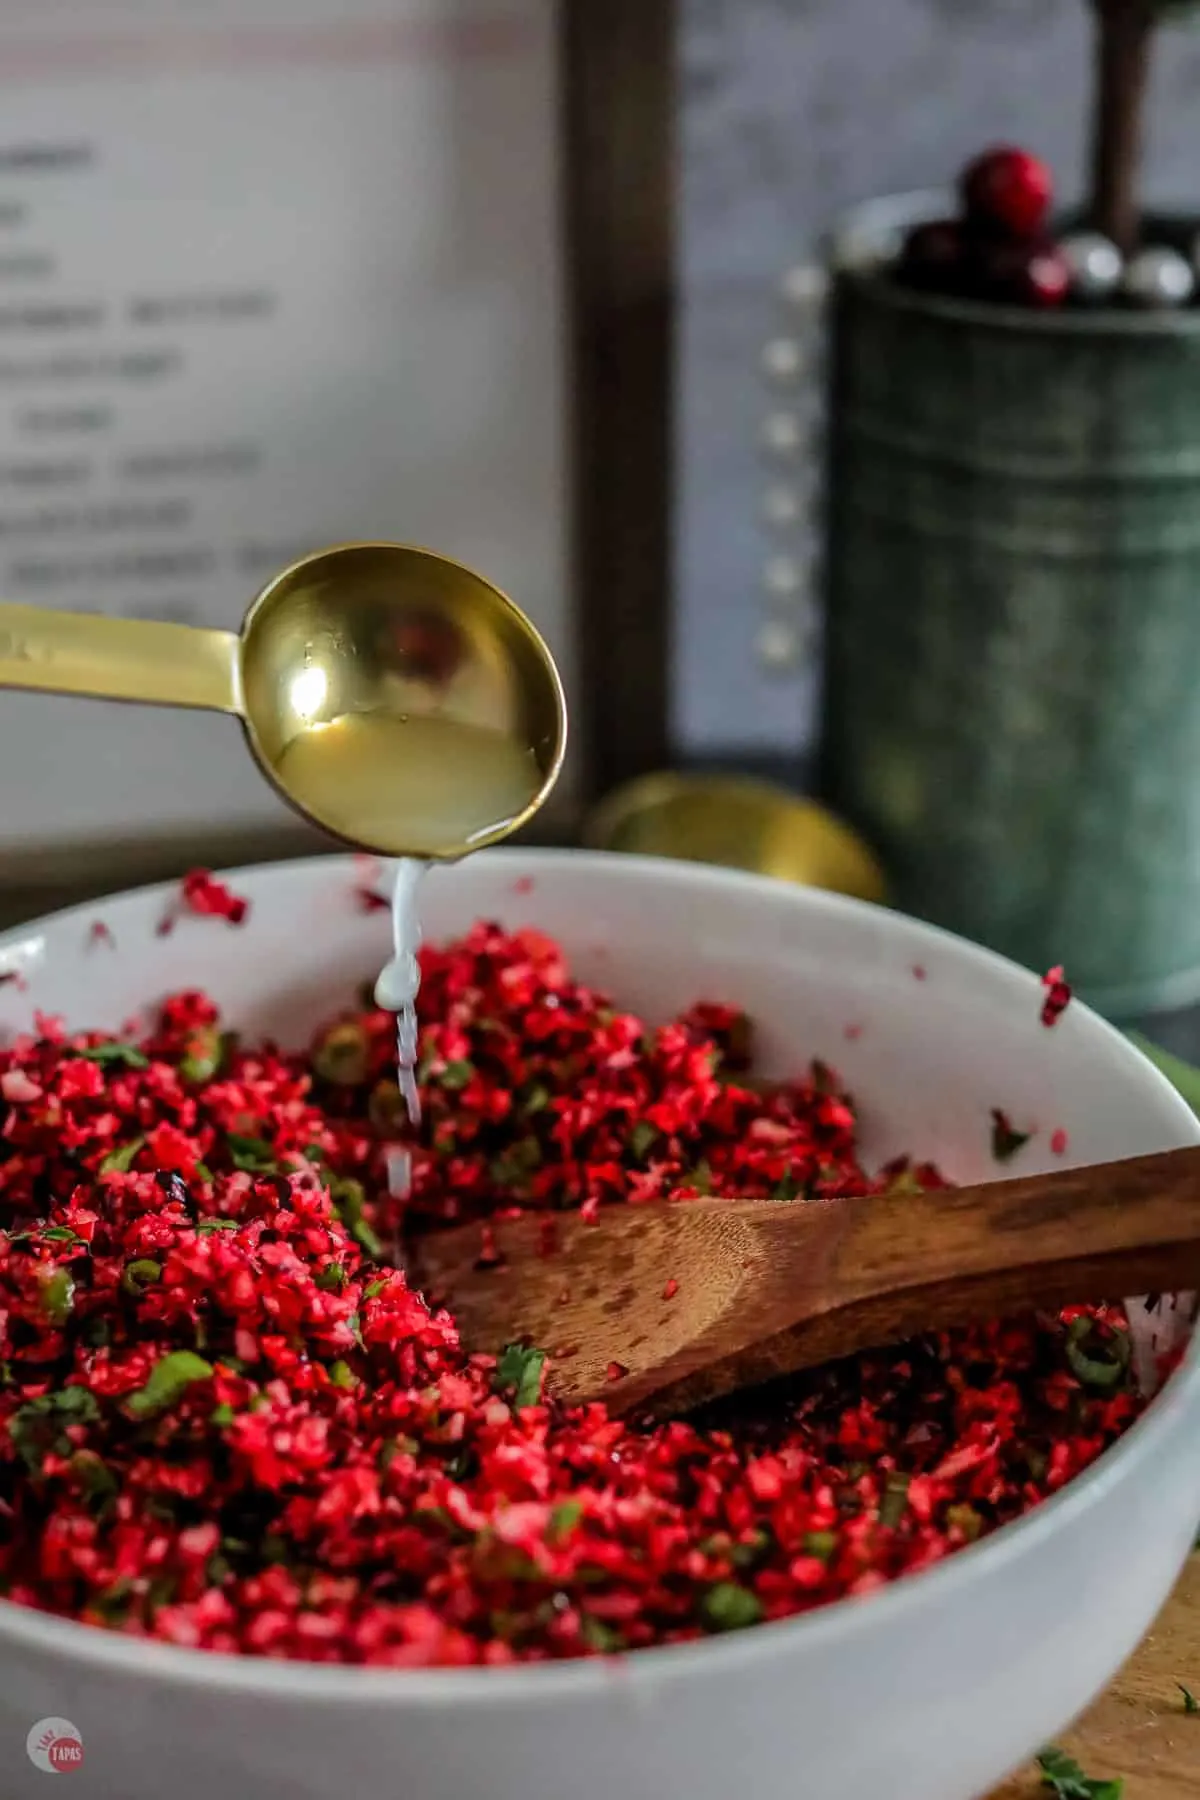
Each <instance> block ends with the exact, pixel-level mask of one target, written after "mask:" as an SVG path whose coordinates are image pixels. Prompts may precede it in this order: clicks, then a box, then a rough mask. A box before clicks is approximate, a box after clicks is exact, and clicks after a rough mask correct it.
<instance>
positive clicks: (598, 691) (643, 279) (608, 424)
mask: <svg viewBox="0 0 1200 1800" xmlns="http://www.w3.org/2000/svg"><path fill="white" fill-rule="evenodd" d="M676 10H677V9H676V6H675V0H604V4H603V5H599V4H595V3H594V0H560V30H561V46H562V65H561V93H562V105H563V123H562V142H563V152H564V165H563V166H564V190H565V191H564V200H565V206H564V213H565V219H564V231H565V244H566V257H567V271H568V281H569V289H568V295H569V308H570V315H571V355H572V362H571V373H570V377H569V382H568V393H569V394H570V396H571V400H572V402H573V407H574V417H573V430H572V434H571V436H572V443H573V450H574V468H573V500H572V533H573V542H574V579H575V583H576V605H577V609H578V610H577V618H578V643H579V674H578V677H577V684H578V688H579V693H578V695H577V697H575V705H574V712H575V716H576V717H577V718H578V720H579V729H580V735H581V739H582V768H583V783H582V786H583V790H584V796H585V800H590V801H594V800H595V799H597V798H599V796H600V795H602V794H603V793H605V792H607V791H608V789H610V788H611V787H613V786H614V785H616V784H617V783H618V782H622V781H626V780H629V779H630V778H632V777H633V776H635V775H641V774H645V773H647V772H648V771H650V770H652V769H655V768H659V767H661V766H662V765H663V764H664V763H665V762H666V761H667V758H668V749H669V708H670V692H669V671H670V605H671V564H672V557H671V541H672V504H671V502H672V487H673V463H674V457H673V433H674V417H673V395H674V315H675V280H674V269H675V256H674V236H675V234H674V216H675V205H674V190H675V156H674V137H675V131H674V121H675V116H676V104H675V54H674V52H675V28H676Z"/></svg>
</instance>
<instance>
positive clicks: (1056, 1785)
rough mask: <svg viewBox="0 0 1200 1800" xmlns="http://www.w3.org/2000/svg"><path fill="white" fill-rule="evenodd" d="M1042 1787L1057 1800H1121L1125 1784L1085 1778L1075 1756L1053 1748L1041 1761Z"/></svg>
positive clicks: (1053, 1746) (1046, 1752)
mask: <svg viewBox="0 0 1200 1800" xmlns="http://www.w3.org/2000/svg"><path fill="white" fill-rule="evenodd" d="M1037 1760H1038V1768H1039V1769H1040V1770H1041V1772H1042V1786H1043V1787H1044V1788H1047V1789H1049V1791H1050V1793H1052V1794H1055V1795H1057V1800H1121V1792H1122V1789H1123V1788H1124V1786H1125V1784H1124V1782H1123V1781H1096V1780H1095V1779H1093V1777H1092V1776H1090V1775H1085V1774H1084V1772H1083V1770H1082V1769H1081V1768H1080V1766H1079V1764H1078V1763H1077V1762H1076V1761H1075V1758H1074V1757H1073V1756H1068V1755H1067V1753H1066V1751H1065V1750H1060V1749H1058V1748H1057V1746H1056V1745H1054V1744H1050V1745H1048V1746H1047V1748H1046V1749H1045V1750H1043V1751H1042V1753H1041V1755H1040V1756H1039V1757H1038V1759H1037Z"/></svg>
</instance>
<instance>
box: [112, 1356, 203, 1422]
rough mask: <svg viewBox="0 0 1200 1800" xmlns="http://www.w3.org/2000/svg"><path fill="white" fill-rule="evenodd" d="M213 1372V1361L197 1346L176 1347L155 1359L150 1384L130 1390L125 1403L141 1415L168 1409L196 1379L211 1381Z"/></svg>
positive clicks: (140, 1417) (148, 1382)
mask: <svg viewBox="0 0 1200 1800" xmlns="http://www.w3.org/2000/svg"><path fill="white" fill-rule="evenodd" d="M212 1372H213V1366H212V1364H211V1363H210V1362H205V1360H204V1358H203V1357H202V1356H197V1355H196V1353H195V1351H194V1350H172V1351H170V1352H169V1354H168V1355H166V1356H164V1357H162V1358H161V1359H160V1360H159V1361H158V1362H156V1363H155V1365H154V1367H153V1368H152V1369H151V1371H150V1379H149V1380H148V1381H147V1382H146V1385H145V1386H144V1387H141V1388H139V1389H138V1390H137V1392H136V1393H135V1394H130V1395H129V1396H128V1398H127V1400H126V1402H125V1404H126V1406H127V1407H128V1409H129V1411H130V1412H131V1413H132V1414H133V1415H134V1417H135V1418H138V1419H145V1418H149V1417H151V1416H152V1415H154V1414H155V1413H161V1412H166V1410H167V1408H168V1407H171V1406H174V1405H175V1403H176V1401H178V1400H182V1398H183V1396H184V1395H185V1394H186V1393H187V1390H188V1388H189V1387H191V1385H192V1383H193V1382H196V1381H207V1379H208V1377H209V1376H210V1375H211V1374H212Z"/></svg>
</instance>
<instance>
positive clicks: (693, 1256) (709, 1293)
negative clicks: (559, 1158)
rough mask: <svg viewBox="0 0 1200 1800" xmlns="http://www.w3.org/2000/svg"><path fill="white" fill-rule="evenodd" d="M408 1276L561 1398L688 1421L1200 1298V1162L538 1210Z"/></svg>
mask: <svg viewBox="0 0 1200 1800" xmlns="http://www.w3.org/2000/svg"><path fill="white" fill-rule="evenodd" d="M492 1242H494V1245H495V1251H496V1253H498V1255H499V1257H500V1258H501V1260H500V1262H499V1263H498V1264H496V1263H494V1262H493V1261H492V1256H491V1243H492ZM485 1250H486V1252H487V1254H483V1253H484V1252H485ZM409 1273H410V1277H411V1278H412V1279H413V1281H414V1282H415V1283H416V1284H417V1285H418V1286H420V1287H422V1288H423V1289H424V1291H425V1292H426V1294H427V1295H428V1296H429V1298H430V1299H431V1300H432V1301H433V1302H434V1303H437V1304H442V1303H444V1304H446V1305H448V1306H449V1307H450V1308H451V1310H452V1311H453V1312H454V1314H455V1316H456V1318H457V1320H458V1324H459V1328H460V1330H461V1332H462V1337H463V1342H464V1343H465V1344H466V1346H467V1348H468V1349H469V1350H472V1351H477V1350H486V1351H490V1352H498V1351H500V1350H501V1349H502V1348H503V1347H504V1346H505V1345H506V1344H509V1343H514V1342H522V1343H527V1344H533V1345H536V1346H537V1347H538V1348H539V1349H542V1350H545V1351H547V1352H548V1353H549V1356H550V1359H551V1361H550V1368H549V1372H548V1382H547V1391H548V1392H549V1393H551V1394H554V1395H555V1396H556V1397H558V1398H560V1399H562V1400H566V1401H581V1400H595V1399H603V1400H604V1401H605V1402H606V1403H607V1405H608V1407H609V1408H610V1410H611V1411H613V1412H614V1413H628V1412H630V1411H638V1412H642V1411H645V1412H651V1413H657V1414H663V1413H676V1412H681V1411H686V1410H687V1409H688V1408H690V1407H693V1406H696V1405H699V1404H700V1403H702V1402H704V1401H708V1400H715V1399H717V1398H718V1397H720V1396H721V1395H724V1394H729V1393H732V1392H734V1391H735V1390H736V1389H739V1388H746V1387H751V1386H754V1385H755V1384H757V1383H758V1382H761V1381H765V1380H767V1379H769V1378H770V1377H772V1376H775V1375H783V1374H790V1373H791V1372H792V1371H794V1370H796V1369H803V1368H808V1367H811V1366H812V1365H814V1364H816V1363H822V1362H828V1361H831V1360H832V1359H833V1358H835V1357H839V1356H847V1355H850V1354H851V1353H852V1352H855V1351H859V1350H867V1349H873V1348H876V1347H880V1346H882V1345H885V1344H895V1343H901V1342H903V1341H904V1340H905V1339H906V1338H911V1337H915V1336H917V1335H919V1334H920V1333H921V1332H923V1331H930V1330H936V1329H942V1328H945V1327H948V1326H952V1325H964V1324H968V1323H970V1322H971V1321H973V1320H981V1319H990V1318H1003V1317H1005V1316H1006V1315H1011V1314H1014V1313H1020V1312H1025V1311H1030V1310H1034V1309H1039V1308H1058V1307H1062V1306H1067V1305H1070V1304H1072V1303H1075V1302H1078V1303H1079V1304H1084V1303H1087V1302H1095V1301H1101V1300H1120V1299H1123V1298H1125V1297H1126V1296H1128V1295H1132V1294H1142V1293H1154V1292H1168V1293H1170V1292H1177V1291H1180V1290H1183V1289H1188V1288H1191V1287H1200V1146H1193V1147H1189V1148H1187V1149H1183V1150H1168V1151H1166V1152H1165V1153H1163V1154H1161V1155H1157V1156H1139V1157H1134V1158H1132V1159H1130V1160H1128V1161H1124V1162H1116V1163H1104V1164H1101V1165H1099V1166H1098V1167H1093V1168H1087V1169H1064V1170H1060V1171H1056V1172H1055V1173H1054V1174H1051V1175H1031V1176H1025V1177H1022V1178H1019V1179H1016V1180H1007V1181H997V1182H989V1183H988V1184H987V1185H985V1186H981V1187H970V1188H944V1189H935V1190H933V1191H930V1192H927V1193H894V1194H882V1195H871V1196H868V1197H866V1198H863V1199H847V1200H786V1201H781V1200H690V1201H676V1202H671V1201H666V1202H663V1201H656V1202H654V1203H653V1204H651V1205H639V1206H622V1205H616V1206H610V1207H607V1208H605V1209H604V1210H603V1211H602V1212H601V1213H600V1215H599V1217H598V1218H597V1219H596V1220H595V1222H594V1223H593V1224H586V1223H585V1222H584V1221H583V1220H582V1219H581V1218H580V1216H579V1215H578V1214H577V1213H554V1214H545V1213H539V1214H525V1215H523V1216H522V1217H520V1218H518V1219H512V1220H505V1221H499V1222H494V1223H492V1224H491V1226H490V1227H489V1228H488V1235H486V1236H485V1234H484V1231H483V1228H481V1227H480V1226H479V1225H469V1226H462V1227H456V1228H455V1229H453V1230H450V1231H444V1232H438V1233H434V1234H431V1235H430V1236H428V1237H426V1238H423V1239H422V1240H421V1241H420V1242H419V1243H418V1244H416V1245H415V1246H414V1247H413V1252H412V1255H411V1257H410V1269H409Z"/></svg>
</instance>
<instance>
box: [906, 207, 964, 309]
mask: <svg viewBox="0 0 1200 1800" xmlns="http://www.w3.org/2000/svg"><path fill="white" fill-rule="evenodd" d="M896 272H897V274H898V275H899V277H900V279H901V280H902V281H904V282H907V283H908V285H909V286H910V287H917V288H922V289H924V290H925V291H926V292H930V293H943V294H953V293H957V292H959V291H960V290H961V288H962V285H963V279H964V275H965V272H966V242H965V240H964V237H963V232H962V227H961V226H960V225H959V223H958V221H957V220H956V219H930V220H928V221H927V223H925V224H924V225H914V227H913V229H912V230H911V231H910V232H909V234H908V236H907V237H906V238H905V240H904V247H903V249H902V250H901V252H900V261H899V263H898V265H897V270H896Z"/></svg>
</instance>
